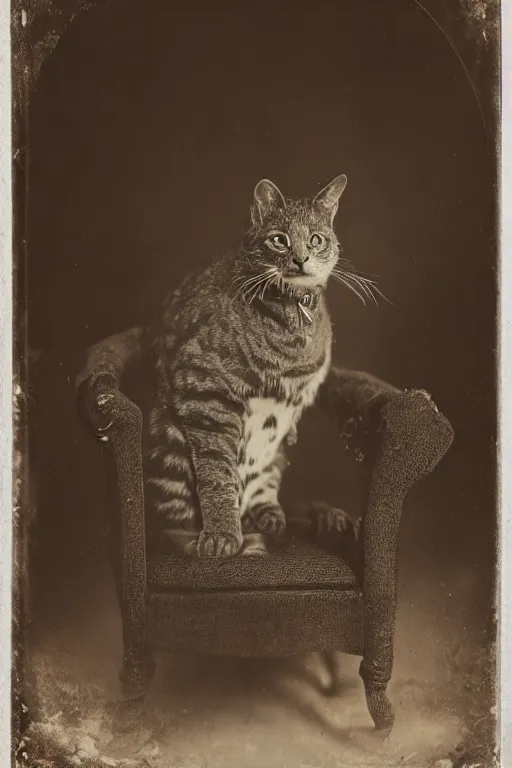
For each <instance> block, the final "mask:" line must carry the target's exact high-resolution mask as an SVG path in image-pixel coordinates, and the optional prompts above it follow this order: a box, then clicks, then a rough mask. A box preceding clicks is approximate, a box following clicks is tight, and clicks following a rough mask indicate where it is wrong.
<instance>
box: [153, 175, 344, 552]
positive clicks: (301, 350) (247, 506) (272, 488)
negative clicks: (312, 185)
mask: <svg viewBox="0 0 512 768" xmlns="http://www.w3.org/2000/svg"><path fill="white" fill-rule="evenodd" d="M345 184H346V178H345V177H344V176H338V177H337V178H336V179H334V180H333V181H332V182H331V183H330V184H328V185H327V187H325V188H324V189H323V190H322V191H321V192H320V193H319V194H318V195H317V196H316V198H314V199H313V200H309V199H306V200H285V199H284V198H283V196H282V195H281V193H280V192H279V190H278V189H277V187H276V186H275V185H274V184H272V183H271V182H270V181H267V180H263V181H261V182H259V184H258V185H257V186H256V189H255V191H254V200H253V203H252V207H251V219H252V222H251V226H250V228H249V230H248V231H247V232H246V234H245V236H244V238H243V241H242V244H241V247H240V249H239V250H238V252H236V253H235V254H233V255H229V256H225V257H223V258H221V259H218V260H217V261H215V263H213V264H212V265H211V266H210V267H208V268H207V269H205V270H204V271H202V272H200V273H197V274H195V275H191V276H189V277H188V278H186V279H185V281H184V282H183V283H182V285H181V286H180V288H179V289H178V290H176V291H175V292H174V293H173V294H172V295H171V296H169V298H168V299H167V301H166V303H165V306H164V311H163V316H162V318H161V321H160V324H159V327H155V328H154V329H153V332H152V333H153V339H152V344H153V349H154V352H155V353H156V360H157V363H156V368H157V405H155V407H154V408H153V411H152V413H151V419H150V441H151V445H150V450H149V454H148V461H149V470H148V480H147V486H148V487H147V491H148V496H149V497H150V499H151V505H152V507H153V508H154V509H155V510H156V512H157V514H158V515H159V517H160V519H161V520H162V522H163V524H164V525H165V526H167V527H170V528H173V527H174V528H176V527H182V528H189V529H190V528H191V529H195V530H198V531H201V533H200V535H199V537H198V543H197V550H198V554H199V555H200V556H207V557H208V556H222V555H231V554H234V553H236V552H237V551H238V550H239V549H240V547H241V544H242V540H243V535H242V531H243V530H244V531H249V530H258V531H262V532H265V533H268V534H274V535H275V534H279V533H281V532H282V531H283V529H284V527H285V518H284V514H283V511H282V509H281V507H280V505H279V500H278V493H279V486H280V482H281V476H282V473H283V471H284V468H285V466H286V456H285V445H286V443H287V442H292V441H294V439H295V434H296V427H297V423H298V421H299V419H300V416H301V414H302V412H303V411H304V409H305V408H307V407H308V406H309V405H311V404H312V403H313V401H314V399H315V396H316V394H317V391H318V389H319V387H320V385H321V383H322V381H323V380H324V378H325V376H326V374H327V371H328V369H329V365H330V359H331V323H330V320H329V315H328V312H327V309H326V306H325V299H324V291H325V287H326V283H327V280H328V278H329V275H330V274H331V271H332V269H333V268H334V266H335V264H336V262H337V259H338V241H337V239H336V236H335V234H334V231H333V227H332V224H333V219H334V215H335V213H336V210H337V207H338V201H339V198H340V195H341V193H342V192H343V189H344V188H345Z"/></svg>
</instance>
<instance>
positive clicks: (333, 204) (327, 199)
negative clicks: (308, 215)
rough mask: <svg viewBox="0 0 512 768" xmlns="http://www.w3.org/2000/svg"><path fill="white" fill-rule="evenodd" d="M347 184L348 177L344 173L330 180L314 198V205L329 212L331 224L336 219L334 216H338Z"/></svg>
mask: <svg viewBox="0 0 512 768" xmlns="http://www.w3.org/2000/svg"><path fill="white" fill-rule="evenodd" d="M346 186H347V177H346V176H345V174H344V173H342V174H341V175H340V176H336V178H335V179H333V180H332V181H330V182H329V183H328V184H327V186H326V187H324V188H323V189H321V190H320V192H319V193H318V195H317V196H316V197H315V199H314V200H313V204H314V205H317V206H318V207H319V208H321V209H322V210H323V211H325V212H326V213H327V215H328V216H329V219H330V222H331V224H332V222H333V221H334V217H335V216H336V211H337V210H338V204H339V202H340V197H341V196H342V194H343V190H344V189H345V187H346Z"/></svg>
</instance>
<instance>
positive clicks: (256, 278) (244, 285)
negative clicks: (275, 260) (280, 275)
mask: <svg viewBox="0 0 512 768" xmlns="http://www.w3.org/2000/svg"><path fill="white" fill-rule="evenodd" d="M273 271H274V268H273V267H272V269H270V268H269V269H267V270H265V272H259V273H258V274H257V275H252V276H251V277H247V278H246V277H243V278H242V282H241V284H240V286H239V287H238V289H237V291H236V293H235V296H236V295H238V294H239V293H240V292H241V291H244V292H245V291H247V290H248V289H249V288H251V287H252V286H253V285H255V284H257V283H259V282H260V281H261V280H262V279H264V278H266V277H267V275H269V274H271V272H273ZM238 281H240V278H238Z"/></svg>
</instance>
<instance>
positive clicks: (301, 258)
mask: <svg viewBox="0 0 512 768" xmlns="http://www.w3.org/2000/svg"><path fill="white" fill-rule="evenodd" d="M308 259H309V254H308V253H305V254H304V255H301V254H299V253H296V254H294V255H293V256H292V261H293V263H294V264H295V265H296V266H297V267H298V268H299V269H302V267H303V266H304V264H305V263H306V261H308Z"/></svg>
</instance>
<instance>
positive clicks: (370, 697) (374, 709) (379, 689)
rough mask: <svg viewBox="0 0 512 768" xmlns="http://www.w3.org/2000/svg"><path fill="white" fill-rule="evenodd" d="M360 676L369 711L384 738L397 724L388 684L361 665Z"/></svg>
mask: <svg viewBox="0 0 512 768" xmlns="http://www.w3.org/2000/svg"><path fill="white" fill-rule="evenodd" d="M359 674H360V676H361V677H362V679H363V683H364V689H365V693H366V703H367V705H368V711H369V712H370V715H371V717H372V720H373V722H374V723H375V728H376V730H377V731H379V733H380V734H381V735H382V736H384V737H385V736H388V735H389V733H391V729H392V728H393V723H394V722H395V713H394V710H393V707H392V705H391V702H390V700H389V699H388V697H387V694H386V688H387V682H383V681H382V679H375V678H380V676H379V675H373V674H372V671H371V670H370V669H368V668H367V667H365V666H364V662H362V663H361V667H360V669H359Z"/></svg>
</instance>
